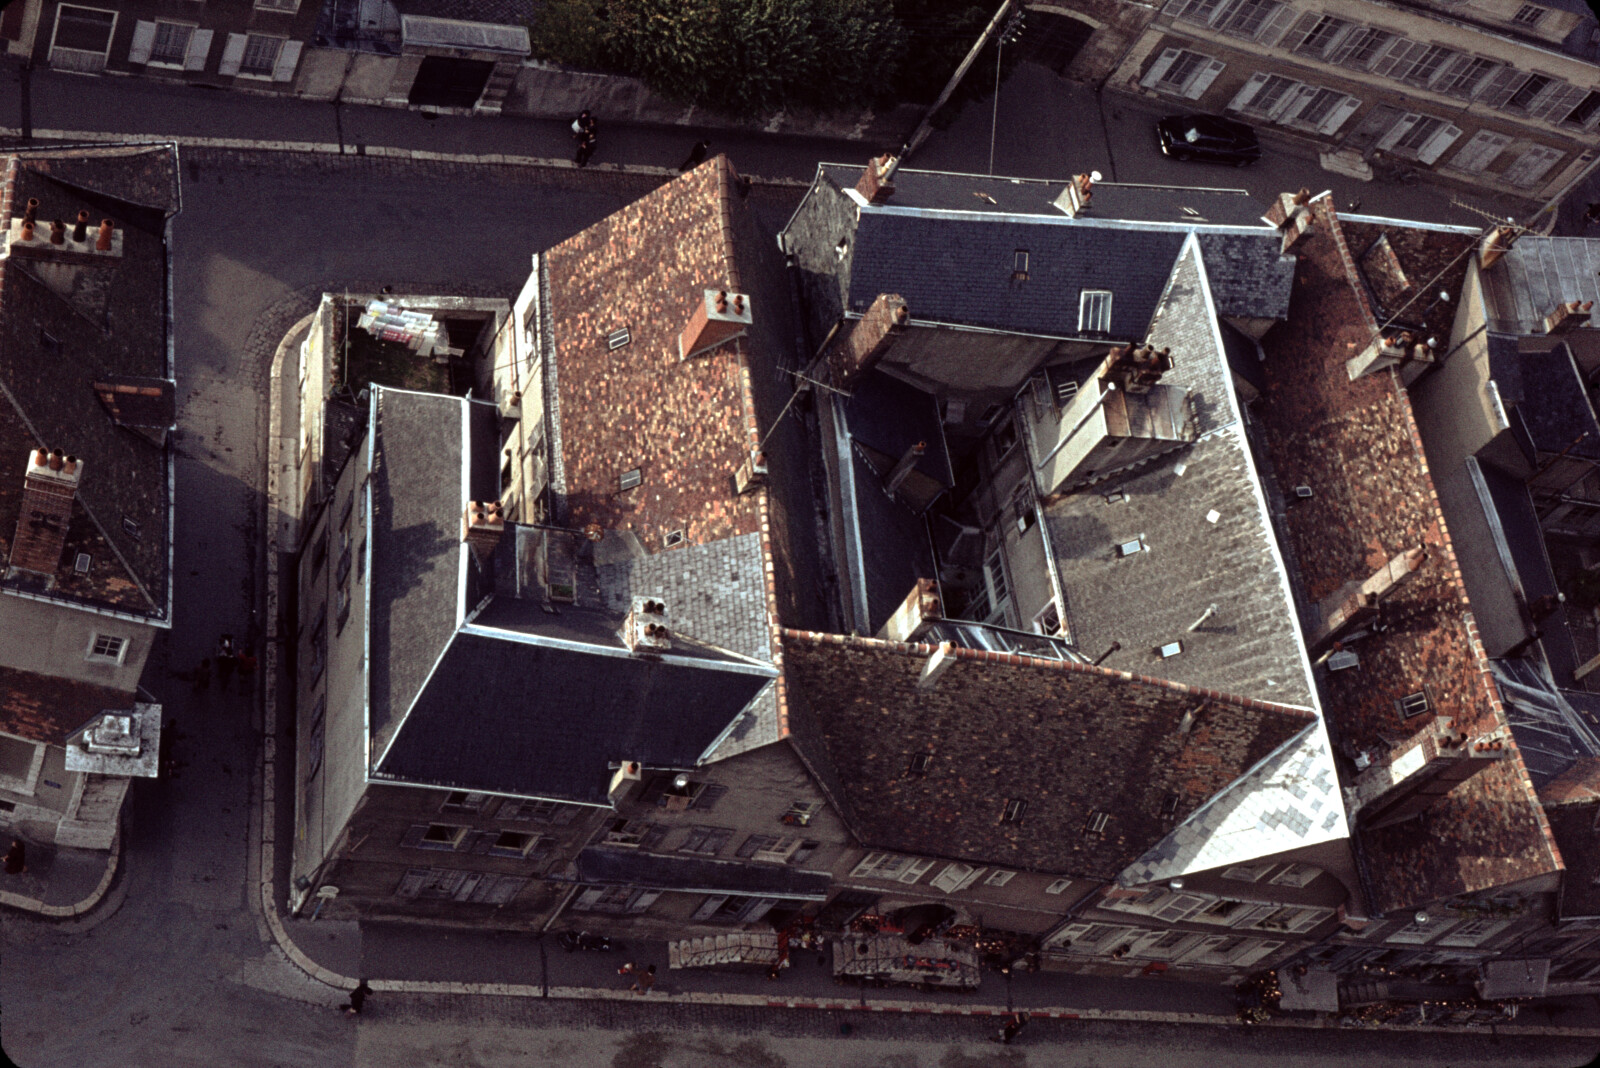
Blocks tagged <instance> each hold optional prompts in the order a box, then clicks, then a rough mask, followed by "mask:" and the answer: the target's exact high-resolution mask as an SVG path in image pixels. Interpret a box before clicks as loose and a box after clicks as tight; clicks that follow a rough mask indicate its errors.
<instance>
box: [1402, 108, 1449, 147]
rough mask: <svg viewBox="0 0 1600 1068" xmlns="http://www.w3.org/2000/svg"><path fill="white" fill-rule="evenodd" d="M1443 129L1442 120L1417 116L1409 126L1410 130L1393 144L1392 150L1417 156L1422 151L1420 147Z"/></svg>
mask: <svg viewBox="0 0 1600 1068" xmlns="http://www.w3.org/2000/svg"><path fill="white" fill-rule="evenodd" d="M1444 127H1445V121H1444V120H1443V119H1435V118H1433V117H1432V116H1429V115H1421V116H1418V118H1417V121H1416V122H1414V123H1412V124H1411V129H1409V130H1407V131H1406V132H1405V134H1404V135H1403V136H1402V137H1401V138H1400V139H1399V140H1398V141H1396V142H1395V143H1394V145H1393V148H1394V150H1395V151H1396V152H1403V153H1406V154H1407V155H1412V156H1415V155H1418V154H1420V153H1421V151H1422V146H1423V145H1426V144H1427V143H1428V141H1429V140H1430V139H1431V138H1432V137H1433V135H1434V134H1436V133H1438V132H1439V131H1440V130H1443V129H1444Z"/></svg>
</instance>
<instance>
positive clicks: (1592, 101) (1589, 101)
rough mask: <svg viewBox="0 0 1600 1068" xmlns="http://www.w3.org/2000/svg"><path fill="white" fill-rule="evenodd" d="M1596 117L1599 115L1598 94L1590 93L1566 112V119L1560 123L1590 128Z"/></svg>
mask: <svg viewBox="0 0 1600 1068" xmlns="http://www.w3.org/2000/svg"><path fill="white" fill-rule="evenodd" d="M1597 115H1600V92H1592V93H1590V94H1588V95H1587V96H1585V97H1584V98H1583V99H1582V100H1581V101H1579V102H1578V106H1577V107H1575V108H1573V109H1572V110H1571V111H1569V112H1567V117H1566V118H1564V119H1562V120H1561V121H1562V122H1564V123H1567V124H1569V125H1572V126H1592V125H1594V120H1595V116H1597Z"/></svg>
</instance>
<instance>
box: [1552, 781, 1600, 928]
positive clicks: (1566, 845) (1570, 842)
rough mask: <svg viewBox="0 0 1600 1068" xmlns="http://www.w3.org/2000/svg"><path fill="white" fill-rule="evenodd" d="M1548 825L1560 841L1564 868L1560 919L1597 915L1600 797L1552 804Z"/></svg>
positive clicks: (1599, 909) (1599, 907) (1599, 913)
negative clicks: (1598, 798)
mask: <svg viewBox="0 0 1600 1068" xmlns="http://www.w3.org/2000/svg"><path fill="white" fill-rule="evenodd" d="M1546 811H1547V812H1548V813H1549V817H1550V829H1551V830H1552V831H1553V832H1554V833H1555V837H1556V841H1557V842H1559V843H1560V844H1561V859H1562V860H1563V861H1564V862H1565V864H1566V868H1567V870H1566V872H1565V873H1564V874H1563V876H1562V878H1561V892H1560V894H1559V895H1558V897H1557V899H1556V900H1557V906H1556V909H1557V914H1558V915H1559V916H1560V917H1561V918H1562V919H1563V920H1568V919H1575V918H1577V917H1579V916H1583V917H1589V918H1594V917H1600V822H1597V821H1600V800H1596V799H1595V797H1593V796H1591V797H1590V798H1589V799H1588V800H1586V801H1583V802H1578V803H1570V804H1561V805H1551V806H1549V807H1548V808H1547V809H1546Z"/></svg>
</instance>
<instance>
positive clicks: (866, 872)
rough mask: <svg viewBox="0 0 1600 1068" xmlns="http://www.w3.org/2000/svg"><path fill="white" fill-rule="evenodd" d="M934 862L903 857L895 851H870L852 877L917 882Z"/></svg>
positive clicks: (852, 871) (919, 858)
mask: <svg viewBox="0 0 1600 1068" xmlns="http://www.w3.org/2000/svg"><path fill="white" fill-rule="evenodd" d="M933 865H934V862H933V861H931V860H928V859H926V858H923V857H903V856H899V855H896V854H894V853H868V854H867V855H866V856H865V857H863V858H862V859H861V863H859V864H857V865H856V866H855V868H854V869H853V870H851V872H850V878H852V879H884V880H887V881H891V882H899V883H915V882H916V881H917V880H918V879H921V878H922V877H923V876H924V875H926V874H927V873H928V869H929V868H932V867H933Z"/></svg>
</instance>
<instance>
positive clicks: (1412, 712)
mask: <svg viewBox="0 0 1600 1068" xmlns="http://www.w3.org/2000/svg"><path fill="white" fill-rule="evenodd" d="M1395 707H1396V708H1398V709H1399V710H1400V716H1401V718H1402V719H1410V718H1411V717H1412V716H1420V715H1422V714H1423V713H1424V712H1428V711H1430V710H1431V709H1432V707H1433V705H1432V703H1431V702H1430V701H1429V700H1428V691H1427V690H1419V691H1418V692H1416V693H1410V694H1406V696H1404V697H1402V698H1400V700H1398V701H1396V702H1395Z"/></svg>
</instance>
